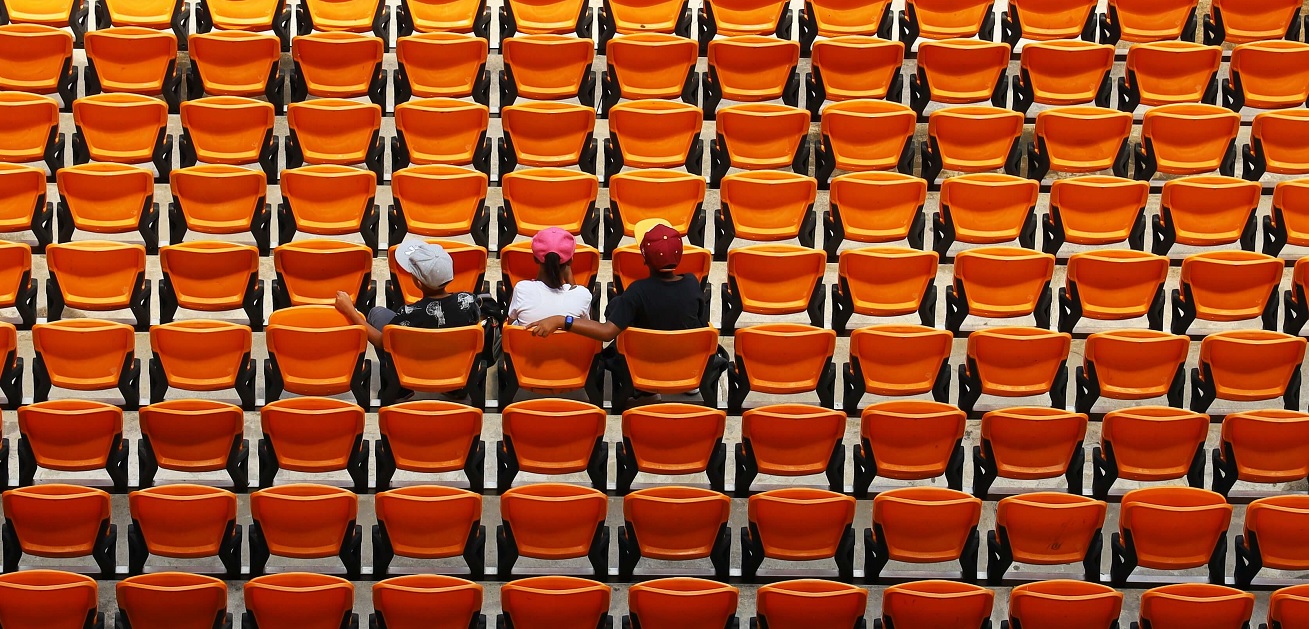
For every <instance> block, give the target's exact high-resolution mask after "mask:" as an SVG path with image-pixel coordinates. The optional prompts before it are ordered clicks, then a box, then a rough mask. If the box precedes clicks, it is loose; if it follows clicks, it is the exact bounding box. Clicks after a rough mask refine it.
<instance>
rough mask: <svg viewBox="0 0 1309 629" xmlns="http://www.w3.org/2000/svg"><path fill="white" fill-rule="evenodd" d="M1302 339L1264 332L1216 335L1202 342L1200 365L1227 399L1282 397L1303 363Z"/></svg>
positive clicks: (1236, 332)
mask: <svg viewBox="0 0 1309 629" xmlns="http://www.w3.org/2000/svg"><path fill="white" fill-rule="evenodd" d="M1305 345H1306V341H1305V339H1303V338H1301V337H1295V336H1291V335H1289V334H1282V333H1280V332H1266V331H1262V330H1234V331H1229V332H1215V333H1213V334H1210V335H1208V336H1206V337H1205V338H1204V341H1202V342H1201V343H1200V366H1201V368H1202V369H1204V370H1207V371H1208V372H1209V373H1212V375H1213V380H1212V382H1213V384H1214V386H1215V387H1216V389H1217V394H1218V397H1220V398H1222V399H1224V400H1264V399H1268V398H1271V397H1276V396H1279V395H1281V394H1282V393H1283V392H1284V391H1285V390H1286V386H1287V382H1289V381H1290V379H1291V376H1292V374H1295V373H1297V370H1298V369H1299V366H1300V363H1301V362H1302V361H1303V360H1304V351H1305Z"/></svg>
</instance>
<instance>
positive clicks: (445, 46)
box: [395, 0, 490, 98]
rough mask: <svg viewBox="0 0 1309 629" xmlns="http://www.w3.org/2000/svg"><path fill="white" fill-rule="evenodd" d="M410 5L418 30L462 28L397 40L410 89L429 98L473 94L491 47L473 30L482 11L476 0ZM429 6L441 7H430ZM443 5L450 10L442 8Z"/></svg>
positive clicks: (410, 3)
mask: <svg viewBox="0 0 1309 629" xmlns="http://www.w3.org/2000/svg"><path fill="white" fill-rule="evenodd" d="M466 5H471V6H466ZM408 6H409V7H410V14H409V15H410V17H411V19H413V21H414V26H415V29H416V30H423V31H426V30H429V29H427V28H424V27H427V26H435V27H437V28H439V29H441V30H450V31H456V30H457V31H460V32H422V33H415V34H413V35H409V36H406V37H400V38H399V39H397V40H396V43H395V56H396V59H397V60H398V61H399V63H400V65H401V66H403V67H404V69H405V76H406V77H408V78H409V89H410V90H411V91H412V92H413V94H414V96H419V97H425V98H426V97H433V96H441V97H448V98H459V97H463V96H471V95H472V94H473V92H474V91H475V90H476V89H477V84H478V82H479V81H478V78H479V75H480V74H481V72H482V70H483V69H485V66H486V57H487V53H488V52H489V51H490V46H489V44H488V43H487V41H486V40H485V39H483V38H481V37H477V36H475V35H472V34H471V33H472V31H473V24H474V22H475V21H476V19H477V18H476V16H477V15H478V10H477V2H476V0H474V1H472V2H469V1H468V0H459V1H455V2H417V1H413V0H411V1H410V2H409V3H408ZM429 8H431V9H436V10H437V11H435V12H431V11H426V9H429ZM443 8H448V9H449V10H447V11H442V10H441V9H443ZM460 9H464V10H463V11H460ZM424 13H428V15H424ZM463 33H469V34H463ZM486 78H488V79H489V78H490V77H489V76H488V77H486Z"/></svg>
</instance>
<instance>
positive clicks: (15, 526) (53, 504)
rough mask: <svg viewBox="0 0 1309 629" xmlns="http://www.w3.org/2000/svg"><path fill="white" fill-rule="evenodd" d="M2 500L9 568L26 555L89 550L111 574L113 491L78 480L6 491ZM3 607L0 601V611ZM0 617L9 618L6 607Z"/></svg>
mask: <svg viewBox="0 0 1309 629" xmlns="http://www.w3.org/2000/svg"><path fill="white" fill-rule="evenodd" d="M3 503H4V512H5V523H4V529H3V533H4V542H5V546H4V568H5V572H7V573H9V572H15V571H17V570H18V567H19V562H20V561H21V560H22V558H23V555H25V554H26V555H32V556H34V557H51V558H60V559H71V558H74V557H86V556H87V555H90V556H91V557H92V558H93V559H95V563H96V565H97V566H98V567H99V568H100V573H101V576H102V577H104V578H108V577H110V576H112V575H113V573H114V566H115V564H116V561H115V555H116V553H117V545H118V527H117V526H116V525H114V524H113V523H111V522H110V519H109V515H110V507H109V494H107V493H105V492H104V491H101V490H99V489H92V488H90V487H79V486H77V485H62V484H48V485H36V486H30V487H19V488H17V489H10V490H8V491H6V492H4V498H3ZM4 607H5V605H3V603H2V602H0V610H3V609H4ZM80 615H81V614H80V613H79V614H78V616H80ZM0 619H3V620H9V618H6V617H5V614H4V612H3V611H0ZM48 620H49V618H42V619H41V620H40V621H35V619H32V621H33V622H48ZM73 626H80V625H73Z"/></svg>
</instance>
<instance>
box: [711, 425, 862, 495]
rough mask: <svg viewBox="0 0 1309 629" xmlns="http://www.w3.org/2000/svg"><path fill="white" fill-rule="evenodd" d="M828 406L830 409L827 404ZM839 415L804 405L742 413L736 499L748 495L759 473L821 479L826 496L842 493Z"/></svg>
mask: <svg viewBox="0 0 1309 629" xmlns="http://www.w3.org/2000/svg"><path fill="white" fill-rule="evenodd" d="M829 406H830V404H829ZM844 434H845V413H842V412H840V411H835V410H831V409H827V408H820V407H816V406H810V405H808V404H771V405H768V406H761V407H759V408H752V409H749V410H747V411H745V414H744V415H743V416H742V419H741V443H740V444H739V445H737V447H736V494H737V495H738V496H745V495H748V494H749V493H750V484H751V483H752V482H753V481H754V478H755V477H756V476H758V475H759V473H760V472H762V473H764V474H771V475H774V476H810V475H814V474H825V475H826V476H827V485H828V488H829V489H830V490H831V491H834V492H835V491H836V490H837V489H842V488H844V487H845V480H844V478H845V472H844V469H843V468H844V466H845V447H844V446H843V445H842V444H841V437H842V435H844Z"/></svg>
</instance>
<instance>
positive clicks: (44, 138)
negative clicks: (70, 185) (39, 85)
mask: <svg viewBox="0 0 1309 629" xmlns="http://www.w3.org/2000/svg"><path fill="white" fill-rule="evenodd" d="M161 104H162V103H161ZM0 113H3V115H2V116H0V120H3V121H4V122H3V123H2V124H0V162H5V163H9V164H27V163H31V162H44V163H45V167H46V169H47V170H49V172H50V177H52V178H53V177H54V174H55V171H57V170H59V169H60V168H62V167H63V165H64V136H63V135H62V134H60V133H59V103H58V102H57V101H55V99H53V98H50V97H49V96H43V95H40V94H25V93H23V92H3V95H0Z"/></svg>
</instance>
